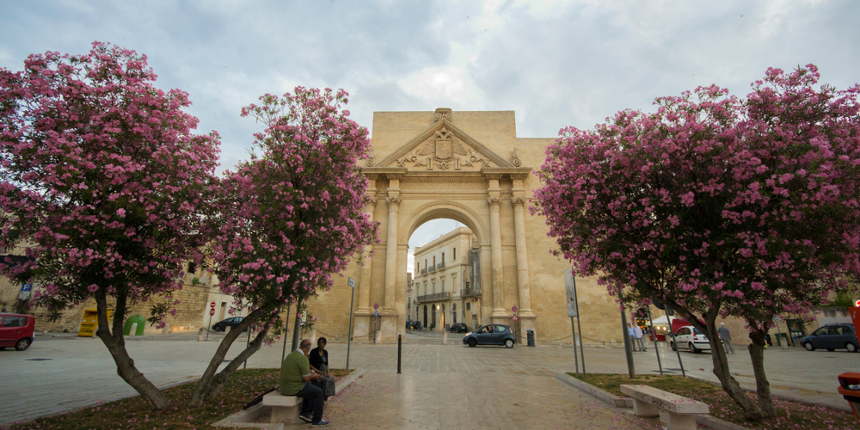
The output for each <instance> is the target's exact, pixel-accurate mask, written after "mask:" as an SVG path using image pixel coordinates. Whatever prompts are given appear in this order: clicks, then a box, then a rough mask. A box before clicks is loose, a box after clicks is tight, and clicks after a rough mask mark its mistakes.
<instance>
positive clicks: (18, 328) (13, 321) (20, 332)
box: [0, 314, 36, 351]
mask: <svg viewBox="0 0 860 430" xmlns="http://www.w3.org/2000/svg"><path fill="white" fill-rule="evenodd" d="M35 327H36V319H35V318H33V316H32V315H19V314H0V350H3V349H6V348H7V347H10V346H14V347H15V349H17V350H18V351H23V350H25V349H27V348H29V347H30V344H32V343H33V329H34V328H35Z"/></svg>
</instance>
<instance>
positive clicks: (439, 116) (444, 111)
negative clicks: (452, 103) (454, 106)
mask: <svg viewBox="0 0 860 430" xmlns="http://www.w3.org/2000/svg"><path fill="white" fill-rule="evenodd" d="M443 119H447V120H448V121H451V120H453V119H454V111H452V110H451V108H438V109H436V121H442V120H443Z"/></svg>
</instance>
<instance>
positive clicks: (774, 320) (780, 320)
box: [773, 315, 782, 323]
mask: <svg viewBox="0 0 860 430" xmlns="http://www.w3.org/2000/svg"><path fill="white" fill-rule="evenodd" d="M773 322H775V323H781V322H782V317H781V316H779V315H777V316H775V317H773Z"/></svg>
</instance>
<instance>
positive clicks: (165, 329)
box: [161, 324, 170, 334]
mask: <svg viewBox="0 0 860 430" xmlns="http://www.w3.org/2000/svg"><path fill="white" fill-rule="evenodd" d="M168 333H170V324H165V325H164V328H163V329H161V334H168Z"/></svg>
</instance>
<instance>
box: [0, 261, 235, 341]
mask: <svg viewBox="0 0 860 430" xmlns="http://www.w3.org/2000/svg"><path fill="white" fill-rule="evenodd" d="M22 252H23V249H22V248H20V247H18V248H16V249H15V250H12V251H11V252H10V254H16V255H20V254H21V253H22ZM189 270H191V271H193V273H192V272H186V273H185V275H184V276H183V285H182V289H180V290H177V291H174V292H173V293H172V294H171V297H170V299H171V300H174V301H175V300H179V303H178V304H176V305H174V309H176V315H170V314H168V315H167V316H166V317H165V318H164V322H165V323H167V324H168V326H169V330H170V331H173V332H177V331H194V330H197V329H199V328H201V327H207V326H209V325H211V324H209V322H210V318H211V322H212V323H215V322H218V321H220V320H222V319H224V318H226V317H229V316H232V315H230V314H229V309H230V308H231V307H232V305H233V297H232V296H230V295H226V294H223V293H221V291H220V289H219V288H218V279H217V277H215V276H214V275H210V274H209V273H208V271H206V270H201V269H196V268H194V267H193V265H189ZM20 289H21V285H20V284H12V283H11V282H10V280H9V279H8V278H6V277H5V276H0V307H3V308H6V309H7V311H8V312H17V311H18V309H19V305H20V304H21V303H20V301H19V300H18V293H19V291H20ZM150 300H153V301H158V300H167V298H166V297H154V298H152V299H150ZM211 302H216V309H215V312H216V313H215V315H214V316H212V317H210V316H209V309H210V308H209V303H211ZM151 304H152V302H151V301H147V302H138V303H132V304H130V305H129V311H128V316H133V315H140V316H143V317H144V318H148V317H149V316H150V306H151ZM113 305H114V301H113V300H111V299H108V306H109V307H111V308H113ZM95 308H96V303H95V300H94V299H88V300H86V301H85V302H84V303H81V304H79V305H76V306H72V307H71V308H69V309H67V310H66V311H65V312H63V313H62V315H61V316H60V318H59V319H58V320H56V321H49V319H48V311H47V310H46V309H44V308H40V307H36V306H30V301H29V300H27V301H25V302H24V303H23V306H22V307H21V311H22V313H25V314H30V315H33V316H35V317H36V330H37V331H51V332H72V333H74V332H77V331H78V330H79V329H80V326H81V319H82V318H83V315H84V310H86V309H95ZM246 314H247V311H242V312H236V314H235V315H236V316H241V315H246ZM161 331H162V330H161V329H156V328H155V327H154V326H152V325H149V324H147V325H146V328H145V330H144V333H160V332H161Z"/></svg>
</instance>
